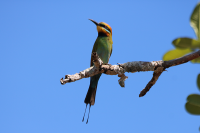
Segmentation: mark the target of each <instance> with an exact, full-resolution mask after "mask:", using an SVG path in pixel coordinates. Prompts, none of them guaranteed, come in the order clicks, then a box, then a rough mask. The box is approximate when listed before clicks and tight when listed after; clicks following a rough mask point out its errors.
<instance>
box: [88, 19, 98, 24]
mask: <svg viewBox="0 0 200 133" xmlns="http://www.w3.org/2000/svg"><path fill="white" fill-rule="evenodd" d="M89 20H90V21H92V22H93V23H94V24H95V25H96V26H97V25H99V23H97V22H96V21H94V20H92V19H89Z"/></svg>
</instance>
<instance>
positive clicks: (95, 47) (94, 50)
mask: <svg viewBox="0 0 200 133" xmlns="http://www.w3.org/2000/svg"><path fill="white" fill-rule="evenodd" d="M97 47H98V43H97V42H95V43H94V46H93V49H92V53H93V52H96V51H97ZM92 53H91V60H90V66H93V59H92Z"/></svg>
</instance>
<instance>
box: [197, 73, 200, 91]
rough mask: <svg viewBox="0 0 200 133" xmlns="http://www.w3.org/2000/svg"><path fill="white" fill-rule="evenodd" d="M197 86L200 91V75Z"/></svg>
mask: <svg viewBox="0 0 200 133" xmlns="http://www.w3.org/2000/svg"><path fill="white" fill-rule="evenodd" d="M197 86H198V88H199V90H200V74H199V75H198V76H197Z"/></svg>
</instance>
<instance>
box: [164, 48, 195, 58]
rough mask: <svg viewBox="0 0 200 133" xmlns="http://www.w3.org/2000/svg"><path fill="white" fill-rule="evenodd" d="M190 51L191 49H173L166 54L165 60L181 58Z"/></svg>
mask: <svg viewBox="0 0 200 133" xmlns="http://www.w3.org/2000/svg"><path fill="white" fill-rule="evenodd" d="M190 52H192V50H191V49H173V50H170V51H168V52H167V53H165V54H164V56H163V60H164V61H168V60H173V59H176V58H180V57H182V56H184V55H186V54H188V53H190Z"/></svg>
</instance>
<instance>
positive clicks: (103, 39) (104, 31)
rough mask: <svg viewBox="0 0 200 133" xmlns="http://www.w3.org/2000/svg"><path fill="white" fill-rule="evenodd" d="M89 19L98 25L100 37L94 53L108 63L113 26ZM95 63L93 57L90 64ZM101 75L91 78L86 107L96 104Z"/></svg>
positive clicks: (95, 44) (96, 42) (93, 50)
mask: <svg viewBox="0 0 200 133" xmlns="http://www.w3.org/2000/svg"><path fill="white" fill-rule="evenodd" d="M89 20H91V21H92V22H93V23H94V24H95V25H96V26H97V31H98V37H97V39H96V41H95V43H94V46H93V49H92V53H93V52H97V54H98V56H99V57H100V58H101V60H102V61H103V63H104V64H107V63H108V61H109V59H110V56H111V54H112V44H113V41H112V28H111V27H110V26H109V25H108V24H106V23H104V22H100V23H97V22H96V21H94V20H92V19H89ZM93 65H94V64H93V62H92V58H91V63H90V66H93ZM100 77H101V74H97V75H95V76H92V77H91V78H90V86H89V89H88V92H87V95H86V97H85V100H84V102H85V104H86V108H87V105H88V104H89V105H90V107H91V105H94V103H95V96H96V91H97V84H98V81H99V78H100ZM89 111H90V108H89ZM84 116H85V113H84ZM84 116H83V121H84ZM88 118H89V114H88ZM87 122H88V120H87ZM87 122H86V123H87Z"/></svg>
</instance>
